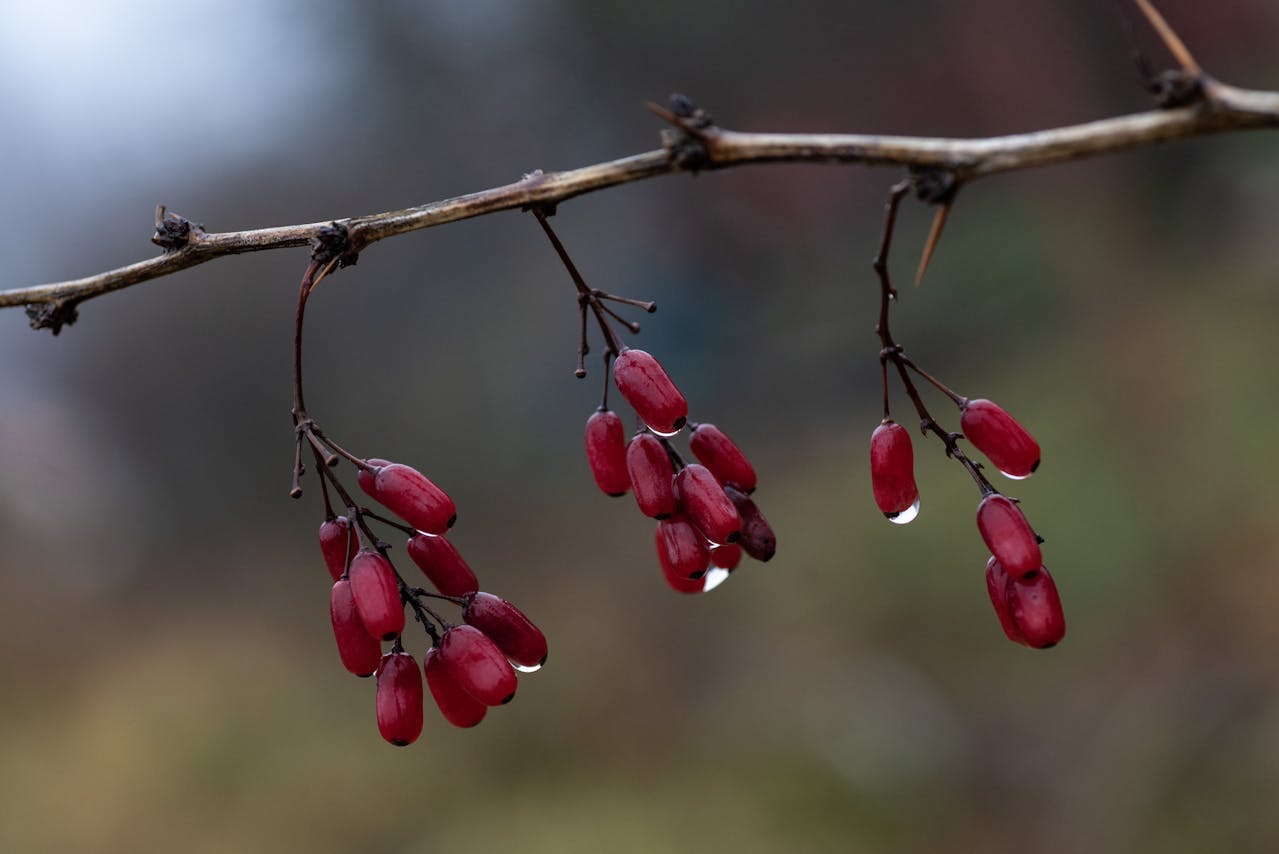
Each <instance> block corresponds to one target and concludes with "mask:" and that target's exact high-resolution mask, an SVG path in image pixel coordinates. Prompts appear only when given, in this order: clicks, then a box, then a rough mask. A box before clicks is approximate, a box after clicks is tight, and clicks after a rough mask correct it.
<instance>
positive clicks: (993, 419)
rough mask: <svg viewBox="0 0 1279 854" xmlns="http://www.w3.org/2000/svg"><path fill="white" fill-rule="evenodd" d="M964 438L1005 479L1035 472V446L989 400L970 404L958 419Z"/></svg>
mask: <svg viewBox="0 0 1279 854" xmlns="http://www.w3.org/2000/svg"><path fill="white" fill-rule="evenodd" d="M959 427H960V429H961V430H963V431H964V438H966V439H968V441H970V442H972V443H973V447H975V448H976V449H977V450H979V451H981V452H982V453H983V454H985V455H986V456H987V458H989V459H990V461H991V462H992V463H994V464H995V468H997V469H999V471H1000V472H1001V473H1002V474H1004V475H1007V476H1008V477H1011V478H1015V479H1021V478H1024V477H1030V475H1031V474H1033V473H1034V471H1035V469H1037V468H1039V443H1038V442H1036V441H1035V440H1034V437H1032V436H1031V435H1030V434H1029V433H1027V432H1026V428H1024V427H1022V426H1021V425H1020V424H1018V423H1017V421H1016V419H1014V418H1013V417H1012V416H1011V415H1009V414H1008V413H1007V412H1005V411H1004V409H1003V408H1002V407H1000V406H998V405H996V404H994V403H991V402H990V401H989V400H982V399H978V400H970V401H968V402H967V403H965V404H964V407H963V414H962V415H961V416H960V418H959Z"/></svg>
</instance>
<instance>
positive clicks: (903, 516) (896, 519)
mask: <svg viewBox="0 0 1279 854" xmlns="http://www.w3.org/2000/svg"><path fill="white" fill-rule="evenodd" d="M918 515H919V499H918V498H916V499H915V503H914V504H912V505H910V506H909V507H907V508H906V509H905V510H903V511H902V512H900V513H898V514H897V515H896V516H889V517H888V521H889V522H892V523H893V524H894V525H905V524H906V523H908V522H912V521H914V519H915V517H916V516H918Z"/></svg>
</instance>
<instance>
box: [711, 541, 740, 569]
mask: <svg viewBox="0 0 1279 854" xmlns="http://www.w3.org/2000/svg"><path fill="white" fill-rule="evenodd" d="M741 562H742V547H741V546H739V545H736V544H734V545H731V546H716V547H715V548H713V549H711V564H713V565H714V566H718V567H719V568H720V569H727V570H729V571H730V572H731V571H732V570H734V569H737V565H738V564H739V563H741Z"/></svg>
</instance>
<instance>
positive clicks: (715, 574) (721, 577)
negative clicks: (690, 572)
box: [702, 566, 729, 593]
mask: <svg viewBox="0 0 1279 854" xmlns="http://www.w3.org/2000/svg"><path fill="white" fill-rule="evenodd" d="M728 575H729V573H728V570H727V569H724V568H723V567H719V566H712V567H711V568H710V570H708V571H707V573H706V575H705V581H706V583H705V584H703V585H702V592H703V593H710V592H711V591H712V590H714V589H715V588H716V587H719V586H720V585H721V584H723V583H724V582H725V581H727V580H728Z"/></svg>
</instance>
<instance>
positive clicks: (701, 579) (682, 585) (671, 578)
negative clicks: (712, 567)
mask: <svg viewBox="0 0 1279 854" xmlns="http://www.w3.org/2000/svg"><path fill="white" fill-rule="evenodd" d="M662 578H664V579H666V584H667V586H669V587H670V588H671V589H672V590H674V591H675V592H676V593H689V594H692V593H702V592H704V591H705V590H706V576H705V575H704V574H703V575H699V576H697V578H689V577H688V576H685V575H680V574H679V573H678V571H677V570H676V569H675V568H674V567H673V566H671V565H670V564H669V563H668V562H666V561H665V560H663V561H662Z"/></svg>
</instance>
